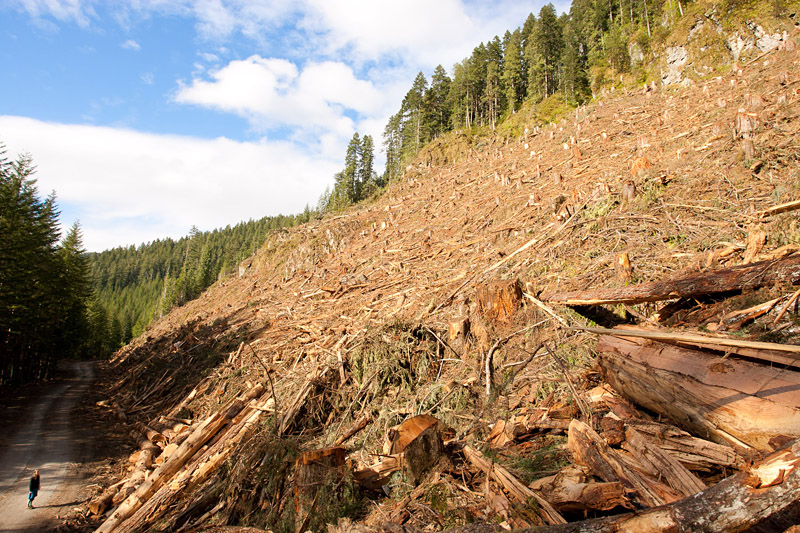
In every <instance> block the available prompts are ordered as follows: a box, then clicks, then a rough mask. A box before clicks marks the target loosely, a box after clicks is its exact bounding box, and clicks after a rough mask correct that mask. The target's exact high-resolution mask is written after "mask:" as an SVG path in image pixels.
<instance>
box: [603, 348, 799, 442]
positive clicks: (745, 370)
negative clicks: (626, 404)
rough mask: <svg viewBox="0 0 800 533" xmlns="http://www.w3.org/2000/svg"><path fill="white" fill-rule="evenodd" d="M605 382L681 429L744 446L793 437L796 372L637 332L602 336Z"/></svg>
mask: <svg viewBox="0 0 800 533" xmlns="http://www.w3.org/2000/svg"><path fill="white" fill-rule="evenodd" d="M597 350H598V352H599V357H598V364H599V366H600V368H601V371H602V372H603V375H604V377H605V379H606V381H607V383H609V384H610V385H611V386H612V387H614V388H615V389H616V390H617V391H619V392H620V393H621V394H622V395H623V396H626V397H627V398H629V399H631V400H632V401H633V402H634V403H636V404H638V405H641V406H643V407H645V408H647V409H650V410H651V411H653V412H656V413H659V414H661V415H664V416H667V417H669V418H670V419H672V420H673V421H674V422H675V423H677V424H678V425H680V426H682V427H683V428H684V429H686V430H688V431H690V432H692V433H694V434H696V435H700V436H702V437H704V438H707V439H709V440H712V441H714V442H719V443H721V444H727V445H729V446H732V447H733V448H735V449H736V450H737V451H739V452H740V453H743V454H746V455H747V454H749V453H750V452H751V451H752V450H757V451H766V452H771V451H773V450H774V449H775V444H776V443H777V444H778V445H780V443H782V442H784V441H785V439H786V438H787V437H788V438H798V437H800V409H798V408H799V407H800V374H798V373H796V372H794V371H791V370H781V369H777V368H771V367H767V366H765V365H758V364H755V363H750V362H747V361H737V360H733V359H721V358H718V357H713V356H709V355H707V354H705V353H703V352H698V351H696V350H688V349H686V348H681V347H678V346H672V345H668V344H661V343H651V342H648V341H643V340H640V339H633V338H624V339H623V338H619V337H611V336H603V337H601V338H600V340H599V342H598V345H597Z"/></svg>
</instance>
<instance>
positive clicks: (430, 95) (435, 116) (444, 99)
mask: <svg viewBox="0 0 800 533" xmlns="http://www.w3.org/2000/svg"><path fill="white" fill-rule="evenodd" d="M449 94H450V77H449V76H448V75H447V72H445V70H444V67H442V66H441V65H438V66H437V67H436V69H435V70H434V71H433V75H432V76H431V86H430V88H429V89H428V90H427V91H426V92H425V99H424V105H423V109H424V112H425V114H424V117H423V124H424V125H423V132H424V135H425V138H426V139H428V140H432V139H435V138H437V137H439V136H440V135H442V134H443V133H444V132H446V131H447V130H448V129H449V127H450V103H449V100H448V97H449Z"/></svg>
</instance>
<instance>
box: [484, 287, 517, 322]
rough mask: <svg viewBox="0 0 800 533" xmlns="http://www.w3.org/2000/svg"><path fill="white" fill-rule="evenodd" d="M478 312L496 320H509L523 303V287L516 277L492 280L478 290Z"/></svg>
mask: <svg viewBox="0 0 800 533" xmlns="http://www.w3.org/2000/svg"><path fill="white" fill-rule="evenodd" d="M476 300H477V302H478V313H479V314H481V315H482V316H484V317H485V318H487V319H488V320H492V321H495V322H508V321H509V320H510V318H511V317H512V316H513V315H514V313H516V312H517V310H518V309H519V308H520V306H521V305H522V288H521V287H520V284H519V281H518V280H516V279H513V280H511V279H509V280H494V281H490V282H488V283H486V284H484V285H482V286H480V287H478V290H477V298H476Z"/></svg>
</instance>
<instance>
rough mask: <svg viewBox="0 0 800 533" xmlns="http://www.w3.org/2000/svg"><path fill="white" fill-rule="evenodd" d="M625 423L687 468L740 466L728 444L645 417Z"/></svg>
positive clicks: (702, 468) (702, 469) (738, 457)
mask: <svg viewBox="0 0 800 533" xmlns="http://www.w3.org/2000/svg"><path fill="white" fill-rule="evenodd" d="M625 423H626V424H627V425H628V427H633V428H635V429H636V431H638V432H640V433H644V434H645V435H649V436H650V438H652V439H654V440H656V441H657V442H658V447H659V448H661V449H662V450H664V451H665V452H667V453H669V454H670V455H671V456H672V457H674V458H676V459H677V460H678V461H679V462H680V463H681V464H682V465H683V466H685V467H686V468H688V469H689V470H693V471H699V472H709V471H711V469H713V468H718V467H721V466H725V467H730V468H739V467H741V466H743V465H744V459H743V458H742V457H741V456H739V455H738V454H737V453H736V451H735V450H734V449H733V448H731V447H730V446H727V445H724V444H719V443H716V442H711V441H708V440H705V439H701V438H698V437H693V436H692V435H690V434H689V433H687V432H685V431H683V430H682V429H678V428H676V427H675V426H672V425H667V424H660V423H657V422H648V421H644V420H625Z"/></svg>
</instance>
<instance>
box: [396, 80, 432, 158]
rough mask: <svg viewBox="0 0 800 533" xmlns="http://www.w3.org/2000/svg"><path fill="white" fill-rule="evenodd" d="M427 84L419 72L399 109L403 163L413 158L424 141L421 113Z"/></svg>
mask: <svg viewBox="0 0 800 533" xmlns="http://www.w3.org/2000/svg"><path fill="white" fill-rule="evenodd" d="M427 86H428V82H427V80H426V79H425V75H424V74H423V73H422V72H420V73H419V74H417V77H416V78H414V83H413V84H412V85H411V89H410V90H409V91H408V93H406V96H405V98H403V104H402V106H401V107H400V113H401V115H402V146H401V154H402V160H403V162H405V161H408V160H409V159H411V158H412V157H414V156H415V155H416V154H417V152H419V149H420V148H422V144H423V142H424V141H425V139H424V138H423V137H422V111H423V107H422V106H423V101H424V98H425V90H426V88H427Z"/></svg>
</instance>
